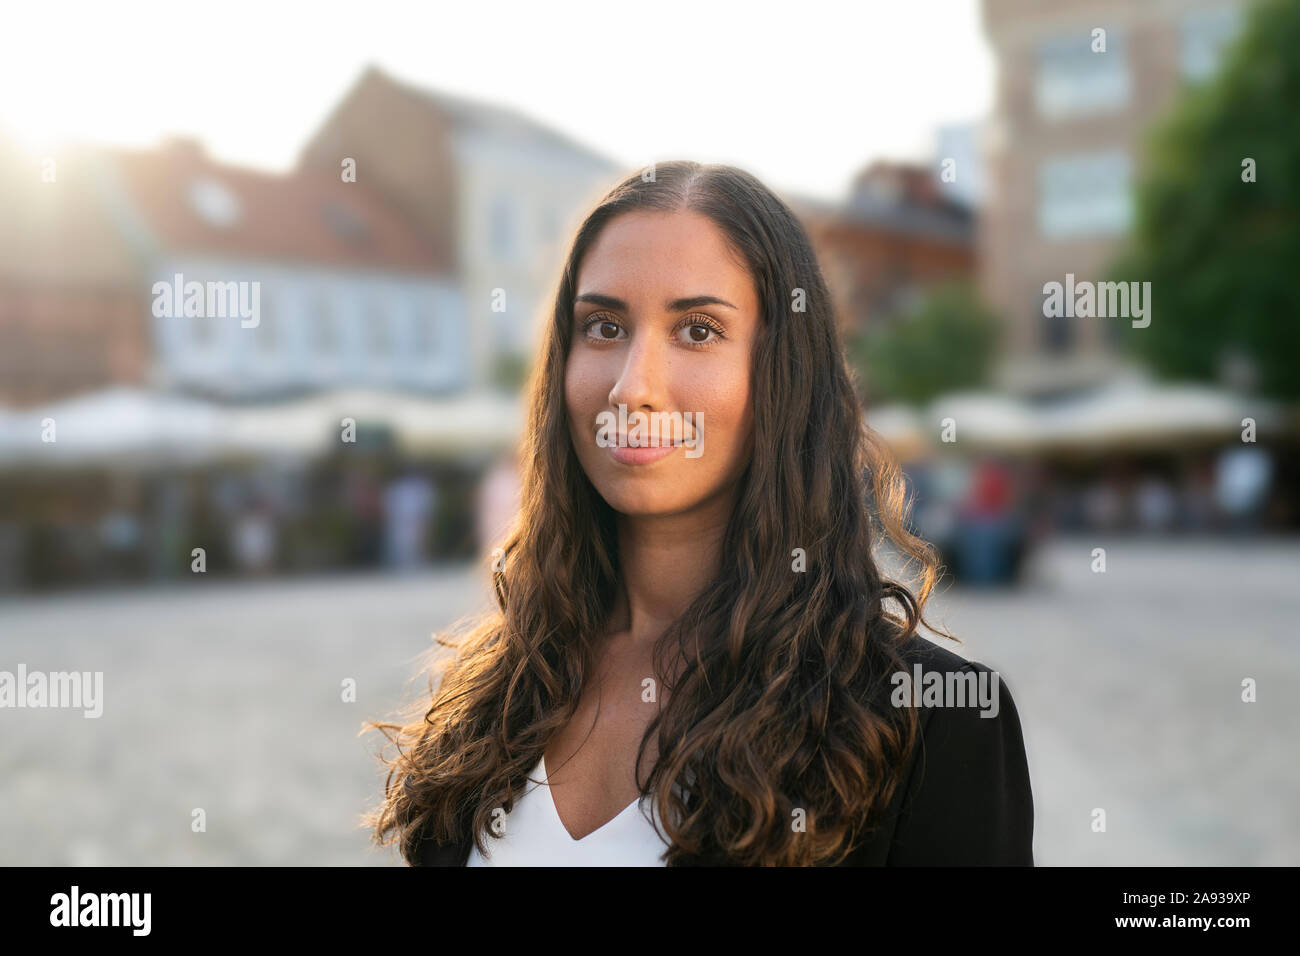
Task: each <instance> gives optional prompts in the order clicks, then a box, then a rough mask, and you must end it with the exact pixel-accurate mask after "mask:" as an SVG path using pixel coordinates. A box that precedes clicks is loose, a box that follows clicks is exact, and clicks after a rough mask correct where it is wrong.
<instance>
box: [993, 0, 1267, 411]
mask: <svg viewBox="0 0 1300 956" xmlns="http://www.w3.org/2000/svg"><path fill="white" fill-rule="evenodd" d="M1248 5H1249V0H1152V2H1141V3H1133V2H1128V0H1057V2H1053V3H1050V4H1049V3H1040V2H1038V0H984V5H983V12H984V24H985V30H986V32H987V34H988V38H989V41H990V43H991V44H992V47H993V51H994V55H995V57H996V60H997V64H998V81H997V94H996V96H997V100H996V105H995V109H994V115H993V118H992V121H991V123H990V124H989V127H988V129H987V131H986V147H987V149H988V157H987V164H988V170H987V172H988V190H989V193H988V202H987V205H986V208H985V210H984V214H983V215H982V216H981V222H980V227H979V228H980V235H979V248H980V264H979V271H980V279H981V286H982V291H983V293H984V295H985V296H986V297H987V298H988V299H989V301H990V302H992V303H993V304H995V305H996V306H997V307H998V308H999V309H1000V310H1001V312H1002V314H1003V315H1004V316H1005V318H1006V321H1007V323H1008V328H1007V330H1006V332H1007V334H1006V336H1005V338H1004V348H1005V349H1006V350H1007V354H1006V356H1005V362H1004V365H1003V367H1002V369H1001V373H1000V374H1001V378H1002V384H1003V385H1004V387H1006V388H1009V389H1011V390H1013V391H1018V392H1021V393H1026V394H1032V393H1041V392H1052V391H1056V390H1065V389H1070V388H1075V387H1080V386H1089V385H1096V384H1099V383H1101V382H1105V381H1108V380H1113V378H1114V377H1115V376H1116V374H1118V373H1120V371H1121V364H1122V363H1121V361H1120V360H1119V359H1118V357H1117V353H1116V345H1117V341H1118V333H1119V331H1120V328H1119V325H1118V323H1117V321H1116V320H1115V319H1110V320H1107V319H1098V318H1078V317H1059V318H1047V317H1044V314H1043V313H1044V309H1043V285H1044V283H1046V282H1049V281H1056V282H1064V281H1065V276H1066V274H1067V273H1071V274H1073V275H1074V276H1075V277H1076V279H1078V280H1090V281H1104V280H1105V278H1106V276H1105V274H1104V271H1105V269H1106V267H1107V265H1108V263H1109V262H1110V261H1111V259H1112V257H1113V256H1114V255H1115V254H1116V253H1117V251H1118V250H1119V245H1120V243H1121V241H1122V240H1123V238H1124V236H1125V234H1126V232H1127V231H1128V229H1129V226H1130V223H1131V222H1132V217H1133V192H1132V190H1133V186H1134V183H1135V180H1136V176H1137V173H1138V171H1139V169H1140V166H1141V161H1142V142H1143V137H1144V135H1145V133H1146V131H1147V129H1148V127H1149V125H1150V124H1151V123H1152V121H1153V120H1156V119H1157V118H1158V117H1159V115H1160V114H1161V113H1162V112H1163V111H1165V110H1166V109H1167V108H1168V107H1169V106H1170V105H1171V104H1172V102H1173V100H1174V99H1175V97H1176V95H1177V93H1178V92H1179V90H1180V89H1181V88H1182V87H1183V86H1184V85H1185V84H1188V83H1194V82H1197V81H1200V80H1203V79H1205V78H1206V77H1208V76H1210V75H1211V74H1213V73H1214V71H1215V69H1216V67H1217V65H1218V63H1219V61H1220V58H1221V56H1222V54H1223V51H1224V49H1225V47H1226V46H1227V45H1228V44H1229V43H1230V42H1231V40H1232V39H1233V38H1234V36H1235V35H1236V33H1237V32H1238V30H1239V29H1240V27H1241V25H1242V21H1243V17H1244V14H1245V11H1246V8H1247V7H1248ZM1096 31H1104V36H1103V35H1102V34H1099V33H1097V32H1096ZM1099 41H1104V46H1103V45H1102V42H1099Z"/></svg>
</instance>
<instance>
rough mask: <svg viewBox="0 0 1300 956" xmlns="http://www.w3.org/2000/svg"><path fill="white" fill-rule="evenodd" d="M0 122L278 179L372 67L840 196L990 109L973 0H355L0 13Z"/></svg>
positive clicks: (38, 138) (40, 2) (38, 135)
mask: <svg viewBox="0 0 1300 956" xmlns="http://www.w3.org/2000/svg"><path fill="white" fill-rule="evenodd" d="M5 20H6V21H7V22H6V23H5V24H4V33H5V44H4V47H5V49H4V55H3V56H0V90H4V96H3V98H0V131H3V132H4V133H6V134H7V135H9V136H11V137H14V138H16V139H17V140H18V141H19V142H20V144H22V145H23V146H24V147H26V148H27V149H29V150H31V151H33V152H37V153H43V152H46V151H53V150H54V149H55V148H56V147H57V145H58V143H59V142H61V141H69V140H70V141H97V142H109V143H118V144H123V145H138V146H148V145H151V144H153V143H155V142H156V141H157V140H158V138H159V137H160V136H162V135H164V134H171V133H177V134H188V135H193V136H197V137H198V138H200V139H201V140H202V141H203V142H204V143H205V145H206V146H207V148H208V151H209V152H210V153H211V154H212V155H214V156H215V157H217V158H218V159H220V160H224V161H228V162H235V163H240V164H246V165H250V166H258V167H262V168H266V169H271V170H282V169H286V168H288V167H289V166H290V165H291V164H292V162H293V161H294V158H295V156H296V154H297V150H298V148H299V147H300V146H301V145H302V144H303V143H304V142H305V140H306V139H307V137H308V136H309V135H310V133H311V131H312V130H313V129H315V128H316V126H317V125H318V124H319V123H320V122H321V121H322V120H323V119H324V117H325V115H326V114H327V113H328V111H329V110H330V108H331V107H332V106H333V104H334V103H335V102H337V100H338V99H339V97H341V96H342V94H343V93H344V91H345V90H346V89H347V88H348V87H349V86H350V85H351V84H352V83H353V81H354V80H355V79H356V78H357V76H358V75H359V74H360V73H361V71H362V70H363V69H364V68H365V66H366V65H367V64H369V63H375V64H377V65H378V66H380V67H381V68H383V69H385V70H386V71H388V72H389V73H391V74H392V75H393V76H395V77H397V78H398V79H402V80H406V81H409V82H413V83H416V84H417V85H422V86H428V87H431V88H436V89H441V90H445V91H447V92H452V93H459V94H462V95H467V96H473V97H476V98H483V99H488V100H492V101H495V102H499V103H502V104H504V105H509V106H513V107H516V108H518V109H521V110H522V111H523V112H525V113H527V114H529V115H531V116H533V117H535V118H536V119H538V120H541V121H544V122H546V123H548V124H550V125H552V126H554V127H555V128H557V129H559V130H561V131H563V132H565V133H567V134H569V135H570V136H572V137H574V138H575V139H577V140H578V141H579V142H582V143H585V144H587V145H589V146H591V147H594V148H596V149H598V150H600V151H601V152H603V153H605V154H606V155H608V156H610V157H611V158H612V159H614V160H615V161H619V162H622V163H624V164H626V165H627V166H628V167H629V168H632V167H639V166H643V165H645V164H647V163H649V162H651V161H653V160H659V161H662V160H665V159H670V158H674V159H675V158H689V159H697V160H701V161H705V162H729V163H735V164H736V165H740V166H742V167H744V168H746V169H748V170H749V171H750V172H752V173H754V174H755V175H757V176H758V177H759V178H760V179H763V180H764V181H765V182H767V183H768V185H770V186H772V187H774V188H776V189H778V190H782V189H791V190H795V191H798V192H802V193H804V194H806V195H811V196H820V197H822V198H826V199H836V198H839V197H840V196H841V195H842V193H843V192H844V190H845V189H846V188H847V185H848V181H849V179H850V177H851V176H852V175H853V173H855V172H856V171H857V170H858V169H860V168H861V167H862V166H863V165H864V164H865V163H867V162H868V161H870V160H871V159H875V158H891V159H929V158H930V157H931V156H932V155H933V135H934V132H935V130H936V128H937V127H938V126H940V125H946V124H951V123H964V122H969V121H974V120H978V119H980V118H982V117H984V116H985V115H986V114H987V113H988V111H989V109H990V107H991V104H992V97H993V80H994V77H993V61H992V57H991V54H990V52H989V50H988V48H987V45H986V43H985V41H984V37H983V32H982V30H981V28H980V22H979V4H978V0H847V2H846V0H794V2H791V0H781V2H767V0H750V2H731V3H722V2H717V0H713V2H711V0H688V2H681V0H653V2H649V3H617V2H611V0H551V2H537V0H531V2H513V3H502V2H491V0H465V2H461V3H454V4H452V3H442V2H436V0H434V2H406V3H397V2H389V0H364V2H350V3H335V2H326V0H320V2H303V3H285V2H279V3H277V2H273V0H260V2H251V3H250V2H246V0H222V2H209V3H206V4H200V3H192V2H188V0H186V2H176V0H170V2H163V3H150V2H131V0H114V2H104V0H93V2H86V3H59V2H57V0H28V2H25V3H22V2H14V3H9V4H7V5H6V12H5Z"/></svg>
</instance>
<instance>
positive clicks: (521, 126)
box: [300, 67, 621, 382]
mask: <svg viewBox="0 0 1300 956" xmlns="http://www.w3.org/2000/svg"><path fill="white" fill-rule="evenodd" d="M347 159H351V160H354V161H355V163H356V169H357V179H358V181H359V182H362V183H365V184H367V186H369V187H370V188H373V189H375V190H376V191H377V192H378V193H380V194H381V195H383V196H384V197H385V199H387V200H388V201H389V202H390V203H391V204H392V205H393V206H395V207H396V208H398V209H400V210H401V211H402V213H403V214H404V215H405V216H406V217H407V218H408V220H409V221H410V222H412V223H413V224H415V225H416V226H417V227H418V228H419V229H421V230H422V231H423V232H424V233H425V234H426V235H427V236H429V238H430V240H431V241H432V242H433V244H434V245H435V247H436V248H437V249H439V250H445V251H446V253H447V254H449V255H450V256H451V257H452V258H453V259H454V267H455V269H456V271H457V274H458V276H459V279H460V283H461V288H462V289H463V290H464V294H465V297H466V302H467V310H468V311H467V320H468V329H469V363H468V367H467V374H468V375H469V377H470V378H471V380H472V381H474V382H490V381H493V380H494V379H495V377H496V376H497V374H498V370H499V368H500V367H501V364H502V363H503V362H505V363H507V364H508V363H511V362H518V361H521V360H523V359H524V358H525V357H526V356H528V355H529V354H531V352H532V350H533V346H534V345H535V343H536V341H537V335H538V330H539V329H540V328H542V321H541V320H542V318H543V316H544V313H545V310H546V309H548V308H549V306H550V301H551V296H552V295H553V293H554V287H555V282H556V277H557V275H558V272H559V267H560V265H561V261H560V257H561V256H562V255H563V253H564V251H565V244H566V241H567V239H568V238H569V237H570V236H571V234H572V232H573V230H574V229H576V227H577V225H578V219H579V217H580V215H581V214H582V213H583V212H585V207H586V206H588V205H590V204H594V202H595V201H596V200H598V199H599V198H600V196H601V195H603V193H604V192H605V191H606V190H607V189H608V188H609V187H611V186H612V185H614V182H615V180H616V179H617V178H618V177H619V174H620V172H621V170H620V168H619V166H618V165H617V164H615V163H614V162H612V161H610V160H609V159H607V158H606V157H604V156H601V155H600V154H598V153H596V152H594V151H592V150H590V149H588V148H587V147H585V146H582V145H580V144H578V143H576V142H574V141H572V140H570V139H569V138H567V137H565V136H563V135H561V134H559V133H557V132H555V131H554V130H552V129H550V128H548V127H546V126H544V125H542V124H541V123H538V122H537V121H535V120H533V119H531V118H529V117H526V116H524V115H522V114H520V113H518V112H515V111H513V110H510V109H506V108H503V107H500V106H497V105H494V104H489V103H485V102H480V101H475V100H471V99H466V98H463V97H458V96H451V95H449V94H446V93H442V92H436V91H433V90H425V89H420V88H417V87H414V86H409V85H407V84H405V83H402V82H400V81H398V80H396V79H394V78H392V77H390V76H388V75H387V74H386V73H384V72H383V71H381V70H379V69H377V68H375V67H371V68H369V69H368V70H366V72H365V73H364V74H363V75H362V76H361V77H360V78H359V79H358V80H357V82H356V84H355V85H354V86H353V87H352V89H351V90H349V92H348V93H347V94H346V95H345V96H344V98H343V100H342V101H341V102H340V103H339V104H338V106H337V107H336V108H335V109H334V111H333V112H332V113H331V114H330V115H329V117H328V118H327V119H326V120H325V122H324V124H323V125H322V126H321V128H320V129H318V130H317V131H316V133H315V134H314V135H313V136H312V137H311V139H310V141H309V142H308V144H307V145H306V147H305V148H304V149H303V152H302V155H301V158H300V166H301V168H302V169H304V170H320V171H323V172H328V173H331V174H332V175H334V176H336V177H337V176H338V173H339V169H340V165H341V164H342V163H343V162H344V161H345V160H347Z"/></svg>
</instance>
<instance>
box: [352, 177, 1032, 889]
mask: <svg viewBox="0 0 1300 956" xmlns="http://www.w3.org/2000/svg"><path fill="white" fill-rule="evenodd" d="M652 170H653V172H647V173H645V174H637V175H633V176H631V177H629V178H628V179H627V180H625V181H624V182H623V183H621V184H620V185H618V186H617V187H616V188H614V189H613V190H612V191H611V192H610V193H609V194H608V195H607V196H606V197H605V198H604V199H603V200H602V201H601V202H600V203H599V204H598V206H597V207H596V208H595V209H594V210H593V211H592V212H591V213H590V215H589V216H588V217H587V218H586V220H585V221H584V222H583V223H582V225H581V227H580V228H579V229H578V232H577V235H576V237H575V239H574V242H573V246H572V249H571V250H570V252H569V255H568V258H567V261H566V264H565V267H564V271H563V274H562V276H561V278H560V283H559V288H558V292H557V295H556V298H555V304H554V310H553V315H552V320H551V321H550V323H549V329H548V330H547V332H546V333H545V335H544V339H543V345H542V353H541V355H540V360H539V363H538V366H537V368H536V371H535V373H534V376H533V379H532V382H531V385H530V413H529V423H528V427H527V434H526V436H525V441H524V453H523V455H522V458H521V460H522V462H523V463H524V471H525V473H524V477H523V481H524V488H523V502H522V507H521V509H520V513H519V516H518V520H517V521H516V523H515V524H514V525H513V526H512V527H511V529H510V532H509V534H508V535H507V537H506V539H505V541H504V547H503V549H502V552H501V553H500V554H498V555H497V557H496V560H494V562H493V569H494V570H493V583H494V590H495V595H496V601H497V604H498V606H499V609H498V610H497V611H495V612H493V613H492V614H491V615H490V616H489V617H488V618H487V619H486V620H483V621H480V622H479V623H478V624H477V626H476V627H474V628H473V629H472V630H471V631H470V632H469V633H468V634H467V635H466V636H465V638H464V640H463V641H462V642H461V643H459V644H457V645H449V644H447V642H443V641H441V640H440V641H439V643H440V644H444V645H446V646H455V647H456V648H457V653H456V654H455V655H454V656H453V657H452V658H451V659H449V660H444V661H442V662H440V663H438V664H436V665H435V670H436V671H438V672H440V673H441V675H442V676H441V681H440V683H439V685H438V687H437V689H436V692H434V690H433V679H432V676H431V678H430V690H431V693H432V700H431V701H425V702H422V703H421V705H420V708H419V711H418V712H417V713H415V714H413V715H412V716H411V719H410V721H409V723H406V724H394V723H384V724H376V725H374V726H376V727H378V728H380V729H382V730H383V731H384V732H385V733H386V734H389V733H390V732H394V733H395V735H396V736H395V737H394V736H391V735H390V740H393V741H395V742H396V743H397V744H398V755H397V756H396V757H395V759H394V760H393V761H392V764H391V771H390V773H389V779H388V785H387V787H386V788H385V789H386V800H385V803H384V805H383V806H382V807H381V808H380V809H379V810H377V811H376V812H375V813H374V814H373V815H371V816H370V817H369V818H368V821H367V822H368V823H370V824H371V825H372V826H373V827H374V830H375V839H376V842H378V843H380V844H385V843H389V842H393V841H398V842H399V843H400V848H401V852H402V855H403V857H404V858H405V859H406V860H407V862H409V863H411V864H413V865H465V864H467V863H468V864H470V865H483V864H488V863H497V864H500V863H516V864H518V863H538V864H554V863H595V864H619V863H622V864H638V863H650V864H654V863H659V864H666V865H670V866H681V865H812V864H820V865H840V864H882V863H890V864H947V863H953V864H961V863H976V864H979V863H985V864H993V863H997V864H1002V863H1014V864H1032V862H1033V860H1032V852H1031V841H1032V830H1033V805H1032V798H1031V794H1030V787H1029V776H1028V769H1027V766H1026V760H1025V753H1024V746H1023V743H1022V739H1021V731H1020V724H1019V720H1018V717H1017V714H1016V710H1015V705H1014V703H1013V701H1012V699H1011V696H1010V694H1009V693H1007V691H1006V690H1005V688H1003V689H1002V691H1001V693H1000V695H998V694H996V690H997V686H998V685H997V682H996V680H994V681H993V686H994V690H995V694H994V697H995V698H996V699H994V700H992V701H991V704H992V706H989V707H985V708H984V710H983V711H982V712H981V711H979V710H976V709H974V708H973V707H970V706H964V707H951V706H950V707H935V706H933V700H931V699H930V698H929V697H928V696H927V698H926V700H927V701H929V702H930V705H929V706H916V704H917V703H918V701H920V700H921V695H920V694H919V693H917V694H916V695H913V694H911V693H909V692H906V690H904V691H903V692H902V693H900V692H899V691H900V687H901V686H902V685H901V684H900V682H901V681H902V680H903V678H902V677H901V676H900V675H904V674H906V675H908V678H909V679H910V678H911V677H912V676H913V675H916V676H918V677H919V676H921V675H923V674H925V673H929V672H937V673H938V674H939V675H940V677H941V678H942V677H943V675H949V678H950V679H949V681H948V686H949V688H950V689H951V688H952V687H953V686H955V685H956V684H959V683H960V681H953V680H951V677H953V676H957V675H962V677H963V678H972V679H973V678H978V679H979V680H980V681H982V682H986V681H987V679H988V678H990V677H993V678H996V676H997V675H996V674H993V672H991V671H990V670H989V669H988V668H987V667H984V666H983V665H981V664H975V663H968V662H966V661H964V660H963V659H961V658H960V657H958V656H957V655H955V654H953V653H952V652H950V651H947V650H944V649H942V648H940V647H938V646H937V645H935V644H933V643H931V642H929V641H928V640H925V639H924V638H921V637H919V636H918V635H917V633H916V631H917V628H918V626H920V625H922V624H927V622H926V621H925V619H924V617H923V614H922V608H923V605H924V602H925V600H926V599H927V597H928V595H929V593H930V590H931V588H932V586H933V584H934V581H935V577H936V570H937V569H936V559H935V558H934V555H933V552H932V550H931V549H930V548H929V546H928V545H927V544H925V543H924V542H923V541H921V540H919V539H917V538H914V537H913V536H912V535H911V534H909V533H908V532H907V530H906V529H905V527H904V509H905V507H906V503H905V501H904V498H903V491H902V489H903V484H902V480H901V475H900V472H899V470H898V468H897V466H896V464H894V462H893V460H892V458H891V457H890V456H889V454H888V453H887V451H886V450H885V449H884V447H883V446H882V445H881V444H880V443H879V441H878V439H876V438H875V437H874V436H873V434H872V433H871V432H870V431H869V430H867V429H866V428H865V426H864V424H863V417H862V411H861V407H860V404H859V401H858V398H857V395H856V393H855V390H854V387H853V382H852V379H851V376H850V373H849V370H848V367H847V365H846V363H845V360H844V357H843V352H842V348H841V343H840V340H839V336H838V334H837V330H836V325H835V322H834V318H833V314H832V305H831V298H830V295H829V294H828V292H827V289H826V285H825V283H824V281H823V278H822V275H821V272H820V270H819V268H818V265H817V261H816V258H815V256H814V254H813V250H812V248H811V246H810V244H809V241H808V238H807V235H806V234H805V232H804V230H803V228H802V227H801V225H800V224H799V222H798V221H797V219H796V218H795V217H794V215H793V214H792V213H791V211H790V210H789V209H788V208H787V207H786V206H785V204H784V203H782V202H781V201H780V200H779V199H778V198H777V197H776V196H775V195H773V193H771V192H770V191H769V190H768V189H767V188H765V187H764V186H763V185H762V184H761V183H759V182H758V181H757V180H756V179H754V178H753V177H752V176H750V175H748V174H747V173H744V172H742V171H740V170H737V169H734V168H731V167H726V166H702V165H700V164H697V163H691V162H673V163H667V164H662V165H658V166H656V167H652ZM647 423H649V425H647ZM656 423H657V425H658V426H659V427H655V425H656ZM647 436H649V437H648V438H647ZM873 516H874V517H875V518H876V519H877V523H878V525H879V527H880V528H881V529H882V530H883V531H884V533H885V534H886V535H888V537H889V538H890V539H891V540H892V541H893V542H894V543H895V545H896V546H897V548H898V549H899V550H901V551H902V552H903V553H904V554H906V555H908V556H910V557H911V558H912V559H914V560H915V561H916V562H917V563H918V565H919V567H920V569H921V576H920V582H921V584H920V587H919V590H918V592H917V594H916V595H913V593H912V591H911V590H910V589H908V588H907V587H905V586H904V585H902V584H900V583H897V582H894V581H890V580H887V579H886V578H885V577H884V576H883V574H882V572H881V570H880V569H879V568H878V567H877V565H876V563H875V562H874V561H873V559H872V546H873V542H874V540H875V534H874V532H873V530H872V523H873V522H872V518H873ZM889 602H893V605H894V606H893V607H892V608H891V607H890V606H889ZM927 626H928V625H927ZM941 633H942V632H941ZM944 636H949V635H946V634H945V635H944ZM918 668H919V669H918ZM971 683H972V684H973V683H974V681H973V680H972V681H971ZM983 686H987V684H984V685H983ZM917 690H918V691H919V688H917ZM935 699H936V700H937V699H938V698H935ZM941 702H942V701H941ZM989 711H992V714H990V713H989ZM993 715H996V716H993Z"/></svg>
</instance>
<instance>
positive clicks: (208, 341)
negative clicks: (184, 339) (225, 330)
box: [185, 309, 217, 349]
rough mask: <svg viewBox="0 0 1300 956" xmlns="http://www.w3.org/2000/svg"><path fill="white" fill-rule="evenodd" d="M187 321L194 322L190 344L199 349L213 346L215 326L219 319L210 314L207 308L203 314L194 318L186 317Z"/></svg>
mask: <svg viewBox="0 0 1300 956" xmlns="http://www.w3.org/2000/svg"><path fill="white" fill-rule="evenodd" d="M185 321H186V322H190V323H193V324H192V325H191V326H190V330H191V332H190V344H191V345H193V346H194V347H195V348H197V349H207V348H209V347H211V345H212V340H213V338H214V335H213V332H214V331H215V330H214V326H215V325H216V322H217V320H216V319H215V318H214V317H213V316H210V315H208V314H207V310H206V309H205V310H204V314H203V315H199V316H195V317H194V318H190V319H186V320H185Z"/></svg>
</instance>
